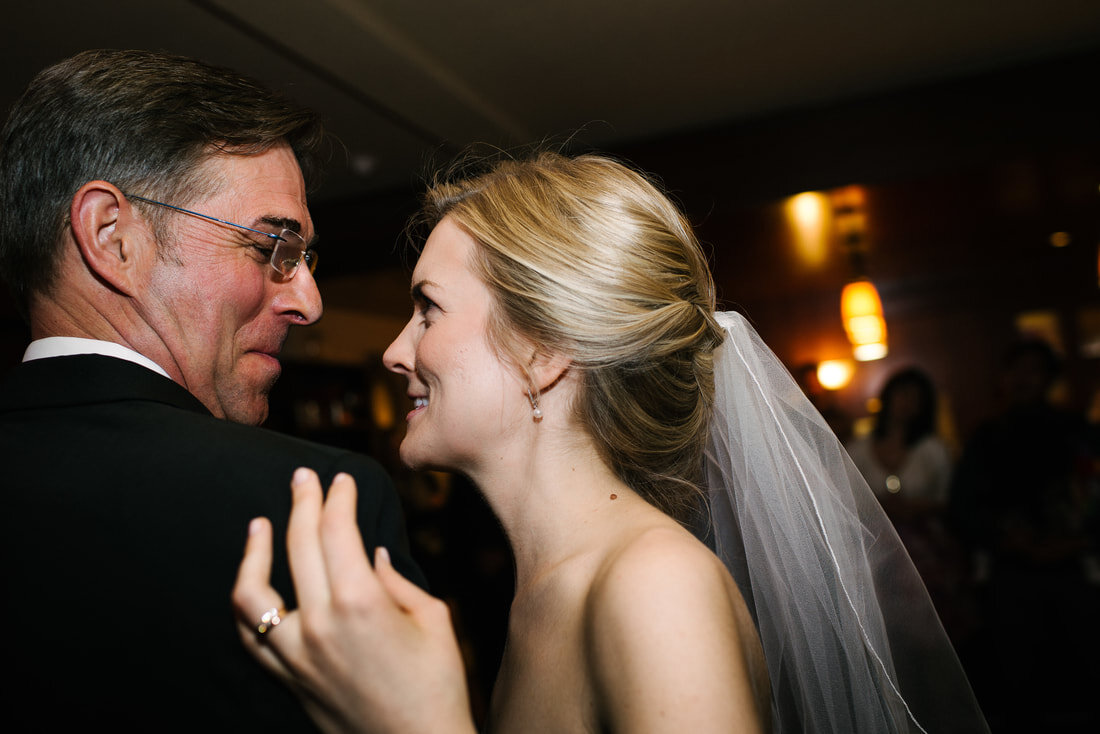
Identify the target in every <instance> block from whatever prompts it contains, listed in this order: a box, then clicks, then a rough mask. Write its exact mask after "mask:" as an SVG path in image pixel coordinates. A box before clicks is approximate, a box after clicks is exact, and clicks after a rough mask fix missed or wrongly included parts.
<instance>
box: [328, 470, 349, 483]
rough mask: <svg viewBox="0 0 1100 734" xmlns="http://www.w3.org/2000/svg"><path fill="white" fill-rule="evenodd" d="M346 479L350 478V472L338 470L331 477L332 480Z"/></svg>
mask: <svg viewBox="0 0 1100 734" xmlns="http://www.w3.org/2000/svg"><path fill="white" fill-rule="evenodd" d="M348 479H351V475H350V474H348V473H347V472H339V473H337V475H336V476H334V477H333V478H332V481H334V482H343V481H347V480H348Z"/></svg>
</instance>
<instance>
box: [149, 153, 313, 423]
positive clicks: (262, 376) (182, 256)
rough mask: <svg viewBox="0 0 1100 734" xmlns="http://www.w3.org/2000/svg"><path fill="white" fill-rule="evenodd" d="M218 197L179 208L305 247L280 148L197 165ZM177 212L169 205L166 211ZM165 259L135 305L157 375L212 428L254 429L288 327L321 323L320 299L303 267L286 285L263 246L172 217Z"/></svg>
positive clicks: (214, 226) (261, 241) (252, 237)
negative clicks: (204, 413)
mask: <svg viewBox="0 0 1100 734" xmlns="http://www.w3.org/2000/svg"><path fill="white" fill-rule="evenodd" d="M205 170H206V172H207V175H208V177H209V178H210V179H211V180H212V181H215V182H220V185H219V186H218V187H217V193H216V194H214V195H212V196H210V197H208V198H205V199H201V200H199V201H192V202H189V203H188V204H186V205H185V206H187V208H188V209H193V210H194V211H196V212H200V213H202V214H206V215H209V216H212V217H217V218H218V219H224V220H226V221H229V222H235V223H237V224H241V225H244V226H246V227H251V228H254V229H257V230H261V231H264V232H272V233H278V232H279V231H280V230H281V229H283V228H284V227H285V228H287V229H292V230H296V231H297V232H298V233H299V234H301V235H302V237H303V238H304V239H305V241H306V242H307V243H310V242H311V241H312V239H313V237H314V232H313V222H312V221H311V220H310V217H309V210H308V209H307V208H306V194H305V184H304V182H303V180H302V174H301V171H300V169H299V167H298V163H297V161H296V160H295V158H294V154H293V153H292V152H291V150H290V148H289V147H287V146H279V147H276V148H272V149H271V150H268V151H267V152H265V153H263V154H260V155H251V156H245V155H215V156H214V157H213V158H211V159H210V160H209V161H208V162H207V163H206V164H205ZM169 203H176V202H169ZM171 217H172V218H171V219H170V220H169V228H170V231H171V235H170V241H169V242H167V243H162V246H165V245H166V246H167V248H168V249H167V252H166V255H167V257H162V258H159V259H158V261H157V263H156V264H155V265H154V267H153V270H152V272H151V275H150V281H149V298H146V299H143V301H144V303H143V304H142V307H143V308H144V309H145V310H146V311H147V313H145V314H143V316H144V318H145V320H146V321H148V322H149V323H151V324H152V325H153V326H154V330H155V331H156V333H157V336H158V338H159V339H160V341H161V344H160V345H157V347H158V348H157V351H158V352H159V353H161V354H164V353H167V355H168V356H167V358H166V360H165V359H162V360H158V361H161V362H163V361H169V362H170V364H163V363H162V365H161V366H162V367H164V368H165V370H167V371H168V373H169V375H171V376H172V377H173V378H174V379H175V380H176V381H177V382H179V383H180V384H182V385H183V386H184V387H186V388H187V389H188V390H189V391H190V392H191V393H192V394H193V395H194V396H195V397H197V398H198V399H199V400H201V401H202V402H203V404H204V405H206V407H207V408H209V410H210V412H212V413H213V414H214V415H216V416H218V417H219V418H226V419H228V420H231V421H234V422H237V423H246V424H251V425H258V424H259V423H262V422H263V420H264V419H265V418H266V417H267V410H268V406H267V396H268V393H269V392H270V390H271V388H272V386H273V385H274V384H275V381H276V379H278V377H279V373H280V371H281V367H280V365H279V360H278V353H279V350H280V349H281V348H282V345H283V342H284V340H285V339H286V336H287V332H288V330H289V328H290V326H291V325H294V324H310V323H313V322H314V321H316V320H317V319H318V318H320V316H321V295H320V293H319V292H318V291H317V284H316V283H315V282H314V280H313V276H312V275H311V274H310V272H309V268H308V267H306V266H305V264H304V263H303V264H302V265H301V266H300V267H299V268H298V270H297V272H296V273H295V274H294V277H293V278H290V279H287V278H285V277H283V276H281V275H279V274H278V273H277V272H276V271H275V270H274V269H273V268H272V267H271V265H270V264H269V256H270V247H271V242H270V239H269V238H267V237H264V236H262V235H259V234H255V233H250V232H245V231H242V230H240V229H237V228H234V227H228V226H225V225H221V224H218V223H216V222H211V221H209V220H205V219H201V218H199V217H195V216H190V215H187V214H183V213H175V214H172V215H171Z"/></svg>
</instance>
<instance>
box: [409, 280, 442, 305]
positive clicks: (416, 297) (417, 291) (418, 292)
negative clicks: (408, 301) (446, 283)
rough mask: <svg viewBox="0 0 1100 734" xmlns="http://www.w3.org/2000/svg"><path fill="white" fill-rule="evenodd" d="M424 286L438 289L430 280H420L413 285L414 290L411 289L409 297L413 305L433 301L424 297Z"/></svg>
mask: <svg viewBox="0 0 1100 734" xmlns="http://www.w3.org/2000/svg"><path fill="white" fill-rule="evenodd" d="M424 286H429V287H436V284H435V283H433V282H432V281H430V280H418V281H416V282H415V283H413V284H412V288H410V289H409V295H410V296H411V297H412V300H413V303H423V302H424V301H429V300H431V299H430V298H428V297H427V296H425V295H424Z"/></svg>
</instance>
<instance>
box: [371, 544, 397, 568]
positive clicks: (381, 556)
mask: <svg viewBox="0 0 1100 734" xmlns="http://www.w3.org/2000/svg"><path fill="white" fill-rule="evenodd" d="M379 561H382V562H384V563H385V564H386V565H387V566H392V565H393V563H392V562H391V561H390V552H389V551H388V550H386V547H385V546H384V545H380V546H378V547H377V548H375V549H374V562H375V563H378V562H379Z"/></svg>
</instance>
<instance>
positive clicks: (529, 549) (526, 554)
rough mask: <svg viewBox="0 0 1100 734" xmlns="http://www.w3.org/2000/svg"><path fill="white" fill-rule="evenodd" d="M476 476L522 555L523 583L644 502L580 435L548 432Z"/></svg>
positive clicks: (518, 571) (588, 542)
mask: <svg viewBox="0 0 1100 734" xmlns="http://www.w3.org/2000/svg"><path fill="white" fill-rule="evenodd" d="M539 439H540V440H537V441H534V442H532V443H531V445H529V446H527V447H525V449H524V450H523V451H520V452H516V453H515V455H514V456H513V457H512V460H511V461H507V460H506V461H502V462H497V463H496V465H494V466H492V467H491V468H490V469H488V470H486V471H483V472H479V473H478V475H477V476H471V479H473V481H474V483H475V484H477V486H478V488H479V489H480V490H481V492H482V494H483V495H484V496H485V498H486V500H487V502H488V503H489V505H490V507H491V508H492V509H493V512H494V513H495V514H496V516H497V518H498V519H499V520H500V523H501V525H502V526H503V528H504V531H505V534H506V535H507V537H508V540H509V543H510V544H511V546H512V552H513V555H514V557H515V561H516V577H517V584H523V583H526V581H527V580H529V579H531V578H534V577H536V576H538V575H540V574H543V573H545V572H546V570H547V569H548V568H553V567H555V566H557V565H559V564H561V563H562V562H563V561H565V560H567V559H568V558H570V557H572V556H575V555H577V554H580V553H584V552H586V551H587V549H588V548H589V547H590V546H591V545H592V544H593V542H598V540H599V538H600V537H601V536H605V535H606V533H607V532H608V524H609V523H615V522H616V521H617V520H616V516H618V515H621V514H622V512H623V511H624V510H627V509H628V507H629V506H630V505H632V504H633V503H634V502H635V501H637V502H643V503H644V500H641V498H639V497H638V496H637V495H635V494H634V493H633V492H632V491H631V490H630V489H628V488H627V487H626V486H625V485H623V484H622V482H621V481H620V480H619V479H618V478H617V477H616V476H615V474H614V472H612V471H611V469H610V468H609V467H608V466H607V465H606V464H604V462H603V460H602V459H601V458H600V457H599V454H598V453H597V451H596V449H595V447H594V446H592V445H588V444H584V443H582V442H578V441H577V440H576V438H575V437H573V438H571V439H570V440H568V441H566V442H555V441H554V440H553V438H552V437H550V436H540V437H539Z"/></svg>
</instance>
